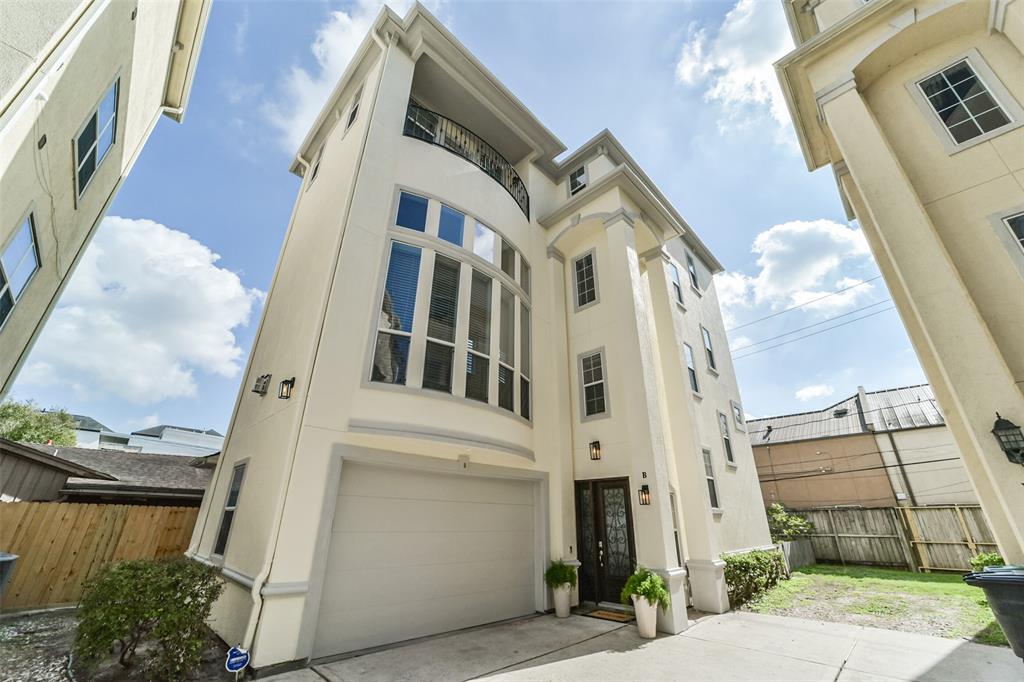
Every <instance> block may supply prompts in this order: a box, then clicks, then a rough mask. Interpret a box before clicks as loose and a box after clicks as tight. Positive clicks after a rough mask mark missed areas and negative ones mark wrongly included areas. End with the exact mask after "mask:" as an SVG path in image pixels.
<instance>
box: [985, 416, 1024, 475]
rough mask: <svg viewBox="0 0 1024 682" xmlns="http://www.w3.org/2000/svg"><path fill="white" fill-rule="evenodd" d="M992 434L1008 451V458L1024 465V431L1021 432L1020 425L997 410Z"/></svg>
mask: <svg viewBox="0 0 1024 682" xmlns="http://www.w3.org/2000/svg"><path fill="white" fill-rule="evenodd" d="M992 435H993V436H995V437H996V440H997V441H999V447H1001V448H1002V449H1003V452H1005V453H1006V458H1007V459H1008V460H1010V461H1011V462H1013V463H1014V464H1020V465H1024V433H1021V430H1020V427H1019V426H1017V425H1016V424H1014V423H1013V422H1012V421H1010V420H1009V419H1003V418H1002V417H1000V416H999V413H998V412H996V423H995V424H993V425H992Z"/></svg>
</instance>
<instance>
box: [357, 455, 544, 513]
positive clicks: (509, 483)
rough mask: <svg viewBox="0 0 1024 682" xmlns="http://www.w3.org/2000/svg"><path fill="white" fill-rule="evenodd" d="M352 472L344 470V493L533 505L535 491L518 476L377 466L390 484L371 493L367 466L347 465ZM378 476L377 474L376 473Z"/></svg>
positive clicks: (381, 476) (365, 495)
mask: <svg viewBox="0 0 1024 682" xmlns="http://www.w3.org/2000/svg"><path fill="white" fill-rule="evenodd" d="M344 467H347V468H348V469H349V470H350V471H351V470H352V469H358V470H359V471H357V472H356V474H355V475H353V476H349V477H347V478H346V476H345V472H344V471H343V472H342V480H341V489H340V491H339V493H340V494H341V495H344V496H363V497H377V496H381V497H391V498H395V499H434V500H462V501H465V502H483V503H487V504H491V503H503V504H527V505H532V504H533V491H532V489H531V488H530V487H529V486H524V485H523V482H522V481H520V480H516V479H507V478H484V477H481V476H471V475H469V474H455V475H453V474H447V473H445V474H440V473H435V472H425V471H417V470H415V469H400V468H397V467H394V468H391V467H374V468H375V469H376V470H377V471H380V472H383V473H381V474H380V476H379V477H380V478H385V479H386V480H387V487H386V488H384V489H379V490H374V491H373V492H372V493H370V494H368V493H367V489H366V488H365V487H364V486H363V480H365V478H366V475H364V474H363V473H362V470H365V469H366V468H367V467H365V466H362V465H361V464H346V465H344ZM374 477H377V476H376V475H374Z"/></svg>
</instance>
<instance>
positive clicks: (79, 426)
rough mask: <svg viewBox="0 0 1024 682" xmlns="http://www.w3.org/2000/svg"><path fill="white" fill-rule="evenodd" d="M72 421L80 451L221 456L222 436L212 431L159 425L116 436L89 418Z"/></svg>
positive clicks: (76, 418) (80, 416)
mask: <svg viewBox="0 0 1024 682" xmlns="http://www.w3.org/2000/svg"><path fill="white" fill-rule="evenodd" d="M71 417H72V419H74V420H75V439H76V442H75V445H76V446H77V447H80V448H103V449H106V450H128V451H130V452H148V453H153V454H164V455H187V456H190V457H199V456H203V455H210V454H213V453H216V452H220V449H221V446H222V445H223V443H224V436H222V435H221V434H219V433H217V432H216V431H214V430H213V429H192V428H188V427H186V426H170V425H167V424H161V425H160V426H153V427H150V428H148V429H142V430H141V431H132V432H131V433H118V432H116V431H113V430H111V429H110V428H108V427H106V426H104V425H103V424H101V423H100V422H98V421H96V420H95V419H93V418H92V417H86V416H84V415H79V414H73V415H71Z"/></svg>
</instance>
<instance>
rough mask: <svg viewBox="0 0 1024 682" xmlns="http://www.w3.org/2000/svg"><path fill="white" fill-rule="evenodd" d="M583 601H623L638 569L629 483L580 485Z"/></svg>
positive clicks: (614, 481) (610, 481) (578, 515)
mask: <svg viewBox="0 0 1024 682" xmlns="http://www.w3.org/2000/svg"><path fill="white" fill-rule="evenodd" d="M576 528H577V544H578V547H579V559H580V564H581V565H580V599H582V600H584V601H593V602H602V601H607V602H615V603H617V602H618V601H619V594H620V593H621V592H622V587H623V585H625V583H626V580H627V579H628V578H629V575H630V573H632V572H633V568H634V567H635V566H636V548H635V545H634V542H633V518H632V510H631V507H630V497H629V479H625V478H620V479H608V480H600V481H577V482H576Z"/></svg>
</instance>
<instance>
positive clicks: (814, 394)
mask: <svg viewBox="0 0 1024 682" xmlns="http://www.w3.org/2000/svg"><path fill="white" fill-rule="evenodd" d="M835 392H836V389H834V388H832V387H831V386H829V385H828V384H812V385H810V386H804V387H803V388H801V389H799V390H798V391H797V392H796V394H795V395H794V396H793V397H794V398H796V399H797V400H799V401H800V402H807V401H808V400H814V399H815V398H827V397H828V396H830V395H832V394H833V393H835Z"/></svg>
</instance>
